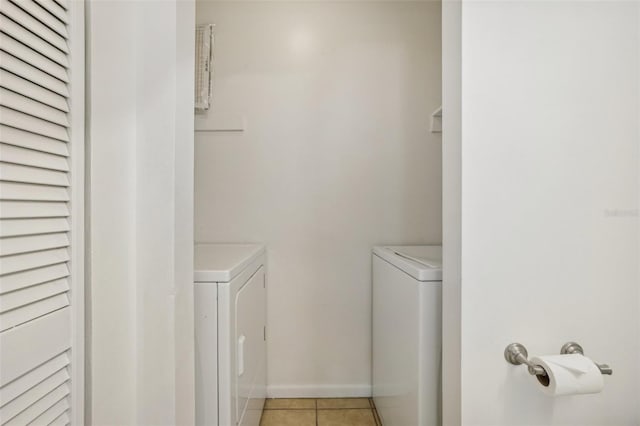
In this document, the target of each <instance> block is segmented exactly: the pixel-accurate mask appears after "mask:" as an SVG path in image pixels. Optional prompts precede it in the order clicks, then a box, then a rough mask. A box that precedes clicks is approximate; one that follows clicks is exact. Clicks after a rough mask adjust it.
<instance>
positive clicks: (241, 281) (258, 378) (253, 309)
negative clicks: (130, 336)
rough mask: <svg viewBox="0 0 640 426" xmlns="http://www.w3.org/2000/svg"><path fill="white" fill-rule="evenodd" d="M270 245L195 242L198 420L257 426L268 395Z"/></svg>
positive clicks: (218, 425) (224, 425)
mask: <svg viewBox="0 0 640 426" xmlns="http://www.w3.org/2000/svg"><path fill="white" fill-rule="evenodd" d="M265 265H266V263H265V249H264V247H263V246H260V245H239V244H231V245H230V244H197V245H196V246H195V274H194V281H195V291H194V293H195V340H196V360H195V362H196V424H197V425H208V426H236V425H241V426H258V425H259V423H260V416H261V414H262V408H263V406H264V400H265V397H266V385H267V383H266V292H267V287H266V276H265V267H266V266H265Z"/></svg>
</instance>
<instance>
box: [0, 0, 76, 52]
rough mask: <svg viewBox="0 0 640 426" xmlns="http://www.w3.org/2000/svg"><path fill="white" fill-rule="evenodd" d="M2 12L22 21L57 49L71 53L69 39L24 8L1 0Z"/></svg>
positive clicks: (24, 25)
mask: <svg viewBox="0 0 640 426" xmlns="http://www.w3.org/2000/svg"><path fill="white" fill-rule="evenodd" d="M0 13H2V14H4V15H6V16H8V17H9V18H11V19H12V20H13V21H15V22H18V23H20V25H21V26H23V27H25V28H26V29H28V30H29V31H31V32H32V33H34V34H35V35H37V36H38V37H40V38H41V39H42V40H45V41H47V42H48V43H50V44H51V45H53V46H54V47H56V48H57V49H59V50H61V51H63V52H64V53H69V48H68V47H67V41H66V40H65V39H64V38H63V37H62V36H61V35H60V34H58V33H56V32H55V31H53V30H52V29H51V28H49V27H47V26H46V25H44V24H43V23H42V22H40V21H38V20H37V19H35V18H34V17H33V16H31V15H30V14H28V13H26V12H25V11H24V10H23V9H20V8H19V7H18V6H16V5H15V4H13V3H12V2H10V1H9V0H0Z"/></svg>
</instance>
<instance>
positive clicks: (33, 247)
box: [0, 232, 69, 256]
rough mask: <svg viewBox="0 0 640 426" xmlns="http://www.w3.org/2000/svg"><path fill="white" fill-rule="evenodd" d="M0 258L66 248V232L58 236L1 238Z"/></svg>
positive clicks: (41, 235) (67, 240)
mask: <svg viewBox="0 0 640 426" xmlns="http://www.w3.org/2000/svg"><path fill="white" fill-rule="evenodd" d="M0 243H1V245H0V256H11V255H16V254H21V253H31V252H34V251H42V250H50V249H54V248H60V247H67V246H68V245H69V238H68V237H67V233H66V232H61V233H58V234H40V235H28V236H26V237H11V238H3V239H2V241H0Z"/></svg>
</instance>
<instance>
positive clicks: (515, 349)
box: [504, 343, 547, 376]
mask: <svg viewBox="0 0 640 426" xmlns="http://www.w3.org/2000/svg"><path fill="white" fill-rule="evenodd" d="M504 358H505V359H506V360H507V362H508V363H509V364H513V365H523V364H524V365H526V366H527V369H528V370H529V374H531V375H532V376H546V375H547V372H546V371H545V369H544V368H542V366H540V365H535V364H534V363H532V362H531V361H529V353H528V352H527V348H525V347H524V345H522V344H520V343H511V344H510V345H508V346H507V347H506V348H505V350H504Z"/></svg>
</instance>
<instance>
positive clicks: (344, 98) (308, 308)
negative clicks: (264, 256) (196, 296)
mask: <svg viewBox="0 0 640 426" xmlns="http://www.w3.org/2000/svg"><path fill="white" fill-rule="evenodd" d="M197 20H198V22H201V23H205V22H214V23H215V24H216V30H215V31H216V47H215V66H214V72H215V86H214V97H215V100H214V107H213V108H214V111H213V113H211V114H209V115H208V116H207V117H204V118H203V117H200V118H199V119H197V120H196V126H197V127H198V128H200V129H206V128H209V129H210V128H213V126H218V128H220V127H223V128H224V127H225V126H231V127H232V126H234V125H235V124H236V123H237V122H238V121H242V120H241V117H244V118H245V119H246V123H247V127H246V131H245V132H243V133H198V134H197V135H196V239H197V241H200V242H205V241H209V242H245V241H258V242H264V243H265V244H266V245H267V246H268V257H269V272H268V273H269V301H268V310H269V314H268V320H269V332H268V335H269V342H268V356H269V372H268V376H269V377H268V380H269V383H270V385H271V386H270V393H271V395H275V396H283V395H307V396H313V395H340V394H342V395H359V394H363V395H367V394H368V393H369V392H370V368H371V365H370V356H371V355H370V344H371V341H370V340H371V339H370V333H371V330H370V327H371V321H370V315H371V312H370V303H371V293H370V286H371V281H370V269H371V260H370V250H371V247H372V246H373V245H375V244H384V243H387V244H388V243H393V244H404V243H439V242H440V241H441V177H440V176H441V167H440V162H441V159H440V156H441V153H440V151H441V145H440V136H439V135H434V134H431V133H429V116H430V114H431V112H432V111H433V110H435V109H436V108H437V107H438V106H439V105H440V102H441V100H440V73H441V69H440V62H441V61H440V5H439V3H436V2H429V3H419V2H202V3H198V5H197Z"/></svg>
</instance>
